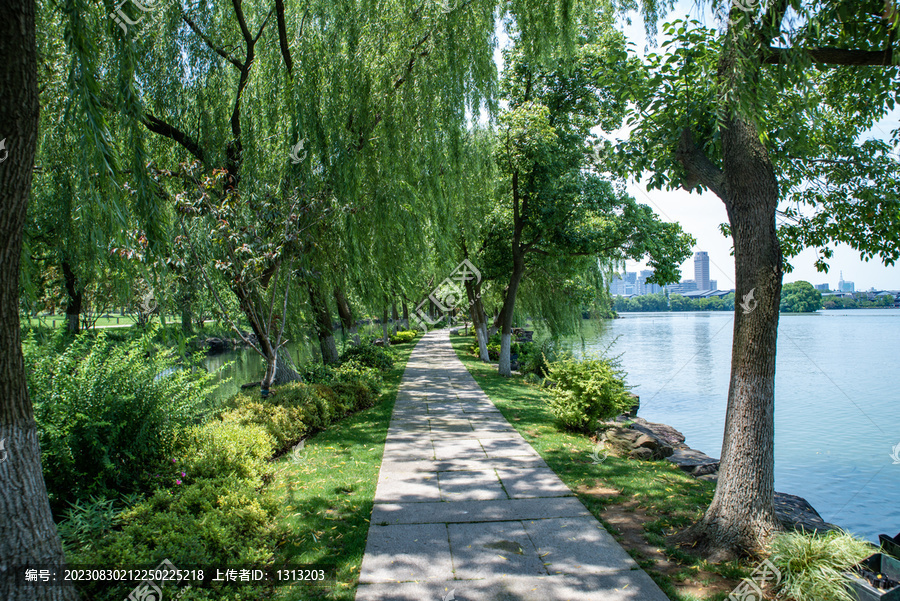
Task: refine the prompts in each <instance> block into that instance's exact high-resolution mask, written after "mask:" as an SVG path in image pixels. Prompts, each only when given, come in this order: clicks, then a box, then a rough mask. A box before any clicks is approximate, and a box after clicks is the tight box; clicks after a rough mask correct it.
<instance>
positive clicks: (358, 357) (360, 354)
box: [341, 343, 394, 371]
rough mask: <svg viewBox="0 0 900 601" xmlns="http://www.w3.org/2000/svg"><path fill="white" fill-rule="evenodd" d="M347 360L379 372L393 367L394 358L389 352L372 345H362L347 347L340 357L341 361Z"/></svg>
mask: <svg viewBox="0 0 900 601" xmlns="http://www.w3.org/2000/svg"><path fill="white" fill-rule="evenodd" d="M349 359H353V360H355V361H357V362H358V363H361V364H362V365H365V366H366V367H374V368H375V369H379V370H381V371H388V370H389V369H391V367H393V366H394V356H393V355H392V354H391V353H390V352H389V351H387V350H385V349H384V348H382V347H380V346H375V345H374V344H366V343H363V344H360V345H358V346H351V347H348V348H347V350H345V351H344V354H343V355H342V356H341V361H347V360H349Z"/></svg>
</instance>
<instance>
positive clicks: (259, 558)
mask: <svg viewBox="0 0 900 601" xmlns="http://www.w3.org/2000/svg"><path fill="white" fill-rule="evenodd" d="M279 508H280V507H279V504H278V503H277V502H275V500H274V499H273V497H272V496H271V495H270V494H269V493H268V492H266V491H262V492H261V491H260V490H259V483H258V482H256V481H254V480H244V479H239V478H224V477H223V478H218V479H213V480H201V481H198V482H195V483H192V484H187V485H184V486H180V487H177V488H174V489H160V490H158V491H157V492H156V493H155V494H154V495H153V496H151V497H150V498H148V499H146V500H145V501H143V502H141V503H138V504H137V505H135V506H134V507H132V508H128V509H125V510H123V511H120V512H118V514H117V516H116V521H117V526H118V529H117V530H116V531H114V532H113V533H111V534H110V535H108V536H105V537H103V538H99V539H96V540H94V541H92V542H91V543H89V544H84V545H82V544H70V545H69V549H68V552H67V556H66V559H67V560H68V561H69V562H72V563H81V564H91V565H108V566H112V565H143V564H151V565H154V564H157V563H158V562H160V561H162V560H163V559H169V560H170V561H172V562H173V563H174V564H175V565H176V566H190V565H207V566H211V565H227V564H231V565H235V564H250V563H256V564H260V563H265V562H269V561H271V560H272V559H273V557H274V551H275V548H276V546H277V544H278V543H279V542H280V541H281V540H282V539H283V538H284V537H285V536H286V532H284V530H283V529H282V528H281V527H279V526H278V523H277V521H276V517H277V515H278V512H279ZM70 543H71V541H70ZM131 588H133V585H129V586H128V587H127V589H131ZM188 592H189V593H190V591H188ZM127 595H128V590H120V589H119V588H112V589H104V590H102V591H98V592H95V593H93V594H92V595H91V596H90V598H91V599H96V600H98V601H115V600H120V599H124V598H125V597H126V596H127ZM181 598H189V599H193V598H196V599H223V598H226V597H225V596H224V595H223V594H222V592H221V591H215V590H213V591H209V596H206V595H205V594H202V595H201V596H198V597H189V596H188V595H185V596H183V597H181ZM237 598H240V599H248V600H249V599H259V598H263V592H262V590H261V589H259V588H257V587H253V586H248V587H247V588H242V589H241V591H240V596H239V597H237Z"/></svg>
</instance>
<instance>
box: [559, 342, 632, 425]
mask: <svg viewBox="0 0 900 601" xmlns="http://www.w3.org/2000/svg"><path fill="white" fill-rule="evenodd" d="M547 372H548V373H547V381H548V382H551V383H552V384H554V386H553V388H552V389H551V394H550V399H549V400H548V405H549V409H550V412H551V413H552V414H553V415H554V416H555V417H556V419H557V420H558V421H559V422H560V423H561V424H562V426H563V427H564V428H566V429H569V430H575V431H581V432H590V431H592V430H593V429H594V428H595V426H596V424H597V420H600V419H609V418H611V417H615V416H616V415H619V414H621V413H623V412H625V411H627V410H628V409H630V408H631V406H632V405H633V404H634V401H633V399H631V397H629V395H628V387H627V386H626V385H625V381H624V378H625V372H623V371H622V370H621V369H620V368H619V365H618V362H616V361H615V360H612V359H606V358H586V359H584V360H581V361H579V360H577V359H575V358H574V357H573V356H571V355H567V356H563V357H561V358H559V359H558V360H557V361H555V362H553V363H550V364H549V365H548V366H547Z"/></svg>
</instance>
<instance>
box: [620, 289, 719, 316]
mask: <svg viewBox="0 0 900 601" xmlns="http://www.w3.org/2000/svg"><path fill="white" fill-rule="evenodd" d="M613 309H615V310H616V312H617V313H629V312H639V311H734V293H733V292H730V293H728V294H726V295H725V296H722V297H718V296H713V297H710V298H689V297H686V296H682V295H680V294H671V295H669V296H668V298H667V297H666V294H665V293H664V292H657V293H655V294H645V295H643V296H633V297H631V298H626V297H624V296H616V297H615V298H614V299H613Z"/></svg>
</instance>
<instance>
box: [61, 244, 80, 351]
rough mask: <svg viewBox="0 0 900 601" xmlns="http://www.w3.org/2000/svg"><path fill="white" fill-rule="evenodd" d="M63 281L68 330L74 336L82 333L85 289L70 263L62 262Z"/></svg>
mask: <svg viewBox="0 0 900 601" xmlns="http://www.w3.org/2000/svg"><path fill="white" fill-rule="evenodd" d="M62 272H63V279H64V280H65V285H66V295H67V300H66V329H67V330H68V331H69V332H71V333H72V334H77V333H78V332H80V331H81V311H82V309H83V307H84V287H83V286H79V285H78V278H77V277H76V275H75V271H74V270H73V269H72V266H71V265H70V264H69V262H68V261H63V262H62Z"/></svg>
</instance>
